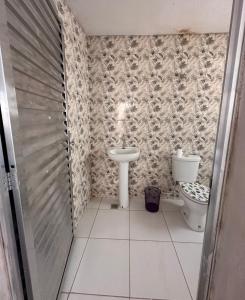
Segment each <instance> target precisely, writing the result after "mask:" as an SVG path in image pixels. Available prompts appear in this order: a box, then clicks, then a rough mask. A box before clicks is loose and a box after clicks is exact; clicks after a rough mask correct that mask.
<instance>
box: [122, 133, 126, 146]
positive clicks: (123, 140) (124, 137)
mask: <svg viewBox="0 0 245 300" xmlns="http://www.w3.org/2000/svg"><path fill="white" fill-rule="evenodd" d="M122 148H123V149H125V148H126V136H125V134H123V136H122Z"/></svg>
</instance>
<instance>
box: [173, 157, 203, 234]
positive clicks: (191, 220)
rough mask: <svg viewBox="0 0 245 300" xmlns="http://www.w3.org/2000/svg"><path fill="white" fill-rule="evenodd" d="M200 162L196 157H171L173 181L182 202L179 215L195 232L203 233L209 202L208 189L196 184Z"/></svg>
mask: <svg viewBox="0 0 245 300" xmlns="http://www.w3.org/2000/svg"><path fill="white" fill-rule="evenodd" d="M200 160H201V158H200V156H198V155H188V156H183V155H181V156H177V155H174V156H173V157H172V171H173V179H174V181H175V182H176V181H177V182H178V188H179V197H180V198H181V199H182V200H183V202H184V205H183V206H182V207H181V214H182V215H183V217H184V220H185V222H186V223H187V225H188V226H189V227H190V228H191V229H192V230H195V231H204V228H205V223H206V214H207V207H208V200H209V188H208V187H206V186H205V185H201V184H199V183H197V182H196V179H197V175H198V169H199V163H200Z"/></svg>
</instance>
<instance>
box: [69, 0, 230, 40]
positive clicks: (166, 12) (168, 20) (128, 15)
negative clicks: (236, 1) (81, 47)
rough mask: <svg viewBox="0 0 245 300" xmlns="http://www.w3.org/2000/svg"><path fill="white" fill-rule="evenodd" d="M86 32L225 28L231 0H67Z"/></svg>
mask: <svg viewBox="0 0 245 300" xmlns="http://www.w3.org/2000/svg"><path fill="white" fill-rule="evenodd" d="M68 2H69V5H70V7H71V9H72V11H73V13H74V14H75V16H76V17H77V19H78V21H79V22H80V24H81V25H82V27H83V28H84V30H85V32H86V33H87V34H89V35H150V34H175V33H178V32H180V31H181V30H187V31H190V32H195V33H209V32H228V31H229V22H230V14H231V6H232V0H68Z"/></svg>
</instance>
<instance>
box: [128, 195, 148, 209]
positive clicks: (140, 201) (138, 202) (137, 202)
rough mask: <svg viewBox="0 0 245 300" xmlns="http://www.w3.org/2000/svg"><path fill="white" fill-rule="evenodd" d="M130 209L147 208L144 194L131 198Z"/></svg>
mask: <svg viewBox="0 0 245 300" xmlns="http://www.w3.org/2000/svg"><path fill="white" fill-rule="evenodd" d="M130 210H145V198H144V196H142V197H139V198H133V199H130Z"/></svg>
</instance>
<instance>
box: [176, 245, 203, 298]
mask: <svg viewBox="0 0 245 300" xmlns="http://www.w3.org/2000/svg"><path fill="white" fill-rule="evenodd" d="M174 245H175V249H176V251H177V254H178V257H179V260H180V263H181V266H182V268H183V271H184V274H185V278H186V280H187V283H188V285H189V288H190V291H191V295H192V298H193V299H194V300H195V299H196V297H197V289H198V280H199V272H200V264H201V255H202V244H192V243H174Z"/></svg>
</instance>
